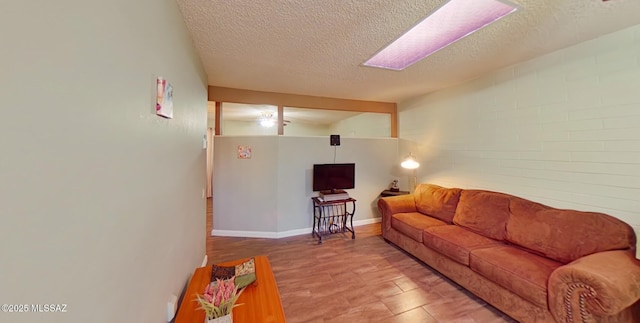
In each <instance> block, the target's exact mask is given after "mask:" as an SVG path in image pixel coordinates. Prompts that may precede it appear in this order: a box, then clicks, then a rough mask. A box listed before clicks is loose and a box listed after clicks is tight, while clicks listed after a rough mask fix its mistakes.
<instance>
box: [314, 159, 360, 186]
mask: <svg viewBox="0 0 640 323" xmlns="http://www.w3.org/2000/svg"><path fill="white" fill-rule="evenodd" d="M355 175H356V164H355V163H350V164H314V165H313V191H316V192H318V191H332V192H335V191H337V190H345V189H350V188H355V184H356V181H355V177H356V176H355Z"/></svg>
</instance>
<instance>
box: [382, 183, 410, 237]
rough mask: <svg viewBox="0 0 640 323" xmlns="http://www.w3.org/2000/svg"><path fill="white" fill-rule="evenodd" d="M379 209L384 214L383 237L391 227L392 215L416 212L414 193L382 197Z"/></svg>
mask: <svg viewBox="0 0 640 323" xmlns="http://www.w3.org/2000/svg"><path fill="white" fill-rule="evenodd" d="M378 210H379V211H380V214H381V215H382V237H384V238H386V233H387V232H388V231H389V229H391V216H392V215H394V214H396V213H406V212H416V202H415V200H414V199H413V194H408V195H399V196H388V197H381V198H380V199H379V200H378Z"/></svg>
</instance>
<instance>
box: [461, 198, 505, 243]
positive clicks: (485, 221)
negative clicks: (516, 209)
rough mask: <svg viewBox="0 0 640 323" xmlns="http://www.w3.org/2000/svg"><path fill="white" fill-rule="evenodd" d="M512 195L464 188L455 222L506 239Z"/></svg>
mask: <svg viewBox="0 0 640 323" xmlns="http://www.w3.org/2000/svg"><path fill="white" fill-rule="evenodd" d="M509 198H510V195H507V194H502V193H498V192H490V191H483V190H463V191H462V193H461V194H460V202H459V203H458V208H457V209H456V214H455V216H454V217H453V223H455V224H457V225H459V226H463V227H465V228H467V229H469V230H471V231H474V232H476V233H479V234H481V235H483V236H485V237H489V238H492V239H495V240H504V239H505V235H506V230H507V229H506V227H507V220H508V219H509Z"/></svg>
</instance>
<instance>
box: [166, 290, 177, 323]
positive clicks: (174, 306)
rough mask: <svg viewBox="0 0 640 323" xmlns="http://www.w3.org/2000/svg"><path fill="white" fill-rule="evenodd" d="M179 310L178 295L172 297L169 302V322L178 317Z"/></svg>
mask: <svg viewBox="0 0 640 323" xmlns="http://www.w3.org/2000/svg"><path fill="white" fill-rule="evenodd" d="M177 310H178V297H177V296H176V295H171V296H170V297H169V301H168V302H167V322H171V320H173V318H174V317H175V316H176V311H177Z"/></svg>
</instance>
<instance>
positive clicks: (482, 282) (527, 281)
mask: <svg viewBox="0 0 640 323" xmlns="http://www.w3.org/2000/svg"><path fill="white" fill-rule="evenodd" d="M378 208H379V209H380V212H381V214H382V235H383V237H384V239H385V240H387V241H389V242H392V243H393V244H395V245H397V246H398V247H400V248H402V249H404V250H405V251H407V252H408V253H410V254H412V255H414V256H416V257H417V258H419V259H420V260H422V261H423V262H425V263H426V264H427V265H429V266H430V267H432V268H434V269H435V270H437V271H439V272H440V273H441V274H443V275H445V276H447V277H449V278H450V279H452V280H453V281H455V282H456V283H458V284H460V285H461V286H463V287H464V288H466V289H467V290H469V291H470V292H472V293H473V294H475V295H477V296H478V297H480V298H482V299H484V300H485V301H486V302H488V303H490V304H491V305H493V306H495V307H496V308H498V309H500V310H501V311H503V312H504V313H506V314H507V315H509V316H511V317H513V318H514V319H516V320H518V321H521V322H640V301H639V300H640V261H638V260H637V259H636V258H635V256H634V254H635V244H636V237H635V234H634V232H633V229H632V228H631V227H630V226H629V225H628V224H626V223H624V222H622V221H620V220H618V219H616V218H614V217H612V216H609V215H606V214H602V213H595V212H581V211H574V210H561V209H555V208H551V207H548V206H545V205H542V204H539V203H535V202H532V201H529V200H525V199H522V198H519V197H515V196H511V195H508V194H503V193H498V192H492V191H483V190H463V189H458V188H444V187H440V186H437V185H431V184H420V185H419V186H418V187H417V188H416V190H415V191H414V193H413V194H411V195H403V196H393V197H384V198H380V200H379V201H378Z"/></svg>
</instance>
